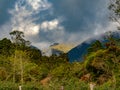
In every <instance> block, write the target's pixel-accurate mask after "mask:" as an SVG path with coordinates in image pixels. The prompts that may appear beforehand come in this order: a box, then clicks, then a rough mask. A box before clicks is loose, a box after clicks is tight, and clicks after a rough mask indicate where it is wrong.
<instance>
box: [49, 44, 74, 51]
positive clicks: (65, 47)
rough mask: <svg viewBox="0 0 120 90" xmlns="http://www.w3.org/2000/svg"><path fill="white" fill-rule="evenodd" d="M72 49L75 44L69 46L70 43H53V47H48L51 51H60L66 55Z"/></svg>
mask: <svg viewBox="0 0 120 90" xmlns="http://www.w3.org/2000/svg"><path fill="white" fill-rule="evenodd" d="M73 47H75V44H71V43H69V44H68V43H61V44H59V43H55V44H53V45H51V46H50V48H51V49H53V50H58V51H61V52H63V53H67V52H68V51H69V50H71V49H72V48H73Z"/></svg>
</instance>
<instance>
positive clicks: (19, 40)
mask: <svg viewBox="0 0 120 90" xmlns="http://www.w3.org/2000/svg"><path fill="white" fill-rule="evenodd" d="M10 35H11V39H12V40H13V43H15V44H17V45H30V42H29V41H26V40H25V39H24V33H23V32H22V31H17V30H15V31H12V32H10Z"/></svg>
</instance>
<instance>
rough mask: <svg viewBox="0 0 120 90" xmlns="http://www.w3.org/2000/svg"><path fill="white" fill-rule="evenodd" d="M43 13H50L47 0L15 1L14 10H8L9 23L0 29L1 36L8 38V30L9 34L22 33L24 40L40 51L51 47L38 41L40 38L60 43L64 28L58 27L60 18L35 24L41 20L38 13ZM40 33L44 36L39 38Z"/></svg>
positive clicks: (50, 6)
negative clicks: (12, 32)
mask: <svg viewBox="0 0 120 90" xmlns="http://www.w3.org/2000/svg"><path fill="white" fill-rule="evenodd" d="M43 11H48V12H49V11H50V12H51V11H52V4H51V3H50V2H48V1H47V0H18V1H16V3H15V5H14V8H13V9H10V10H9V13H10V14H11V16H12V17H11V19H10V21H8V22H7V23H6V24H4V25H2V26H1V27H0V29H2V30H3V34H2V35H6V36H8V34H9V33H8V29H9V32H11V30H20V31H23V32H24V34H25V37H26V39H28V40H30V41H31V42H32V44H33V45H34V46H37V47H38V48H40V49H43V48H46V47H48V46H49V45H51V41H47V40H45V41H40V38H41V37H42V38H44V37H45V36H48V37H49V38H50V39H51V40H53V41H56V40H58V41H60V40H61V39H60V38H61V37H62V35H63V34H64V27H63V26H61V25H60V23H61V19H60V18H54V19H52V20H50V21H47V20H45V21H43V22H41V23H36V21H39V20H40V19H41V14H40V13H41V12H43ZM38 14H39V15H38ZM40 32H44V33H45V36H43V35H42V36H39V34H40ZM46 32H47V33H46ZM2 37H4V36H2Z"/></svg>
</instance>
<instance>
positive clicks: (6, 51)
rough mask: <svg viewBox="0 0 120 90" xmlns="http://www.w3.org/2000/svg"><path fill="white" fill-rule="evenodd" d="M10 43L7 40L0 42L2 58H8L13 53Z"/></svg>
mask: <svg viewBox="0 0 120 90" xmlns="http://www.w3.org/2000/svg"><path fill="white" fill-rule="evenodd" d="M12 46H13V45H12V43H11V41H10V40H9V39H7V38H3V39H2V40H0V54H1V55H4V56H10V55H11V54H12V53H13V50H12V49H13V47H12Z"/></svg>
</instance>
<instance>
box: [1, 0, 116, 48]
mask: <svg viewBox="0 0 120 90" xmlns="http://www.w3.org/2000/svg"><path fill="white" fill-rule="evenodd" d="M108 4H109V0H0V39H2V38H3V37H8V38H10V36H9V32H11V31H12V30H20V31H23V32H24V34H25V36H26V39H28V40H30V41H31V42H32V44H33V45H34V46H37V47H38V48H40V49H41V48H44V47H47V46H49V45H51V44H53V43H55V42H56V43H80V42H82V41H84V40H86V39H87V38H90V37H93V36H94V35H98V34H100V33H104V32H105V31H110V30H114V29H115V25H116V24H115V23H113V22H110V20H109V18H108V17H109V11H108V9H107V7H108Z"/></svg>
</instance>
